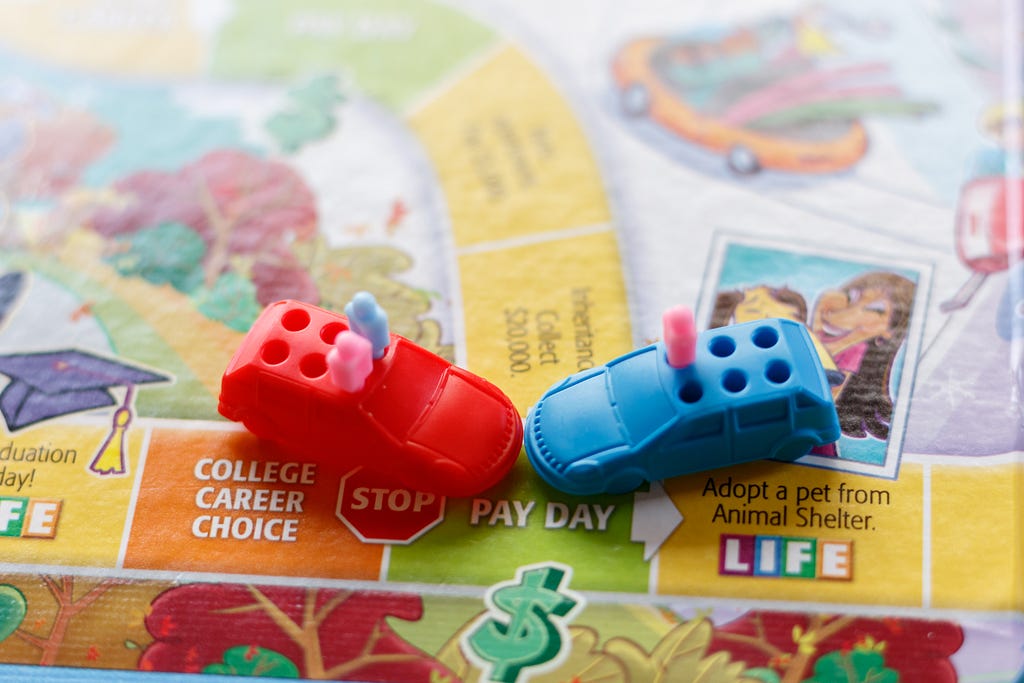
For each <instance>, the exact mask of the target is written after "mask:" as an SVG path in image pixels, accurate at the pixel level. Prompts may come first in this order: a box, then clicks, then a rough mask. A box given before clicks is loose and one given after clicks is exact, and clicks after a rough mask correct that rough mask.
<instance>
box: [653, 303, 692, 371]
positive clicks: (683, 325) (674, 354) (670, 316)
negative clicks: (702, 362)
mask: <svg viewBox="0 0 1024 683" xmlns="http://www.w3.org/2000/svg"><path fill="white" fill-rule="evenodd" d="M661 327H662V335H661V336H662V339H663V340H664V341H665V355H666V356H668V364H669V365H671V366H672V367H674V368H676V369H681V368H685V367H686V366H687V365H690V364H691V363H693V359H694V358H695V357H696V355H697V325H696V324H695V323H694V321H693V310H692V309H690V307H689V306H673V307H672V308H670V309H668V310H666V311H665V313H664V314H662V316H661Z"/></svg>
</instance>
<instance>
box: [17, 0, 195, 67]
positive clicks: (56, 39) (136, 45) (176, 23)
mask: <svg viewBox="0 0 1024 683" xmlns="http://www.w3.org/2000/svg"><path fill="white" fill-rule="evenodd" d="M31 5H32V11H31V12H30V11H27V10H26V3H23V2H6V3H0V41H2V42H3V43H5V44H6V45H8V46H10V47H12V48H14V49H16V50H19V51H22V52H27V53H29V54H32V55H38V56H41V57H43V58H44V59H47V60H49V61H51V62H54V63H57V64H65V65H72V66H74V67H75V68H76V69H88V70H99V71H104V72H107V73H115V74H124V73H131V74H150V75H162V76H187V75H192V74H196V73H199V72H200V71H202V69H203V67H204V64H203V61H204V59H205V55H206V47H205V45H204V44H203V38H202V36H201V34H200V33H199V32H198V31H197V30H196V29H195V24H194V22H193V18H192V16H191V10H190V6H189V3H188V2H184V1H182V0H174V1H172V2H160V3H144V4H140V5H139V6H138V7H135V8H132V7H125V8H121V9H120V10H117V9H115V8H114V6H113V5H112V4H111V3H109V2H100V1H97V0H42V1H40V2H32V3H31Z"/></svg>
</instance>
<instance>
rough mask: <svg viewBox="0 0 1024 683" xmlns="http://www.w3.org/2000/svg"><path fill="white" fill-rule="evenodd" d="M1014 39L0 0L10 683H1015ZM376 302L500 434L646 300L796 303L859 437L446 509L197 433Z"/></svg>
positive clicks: (732, 317)
mask: <svg viewBox="0 0 1024 683" xmlns="http://www.w3.org/2000/svg"><path fill="white" fill-rule="evenodd" d="M676 5H678V6H676ZM1022 26H1024V9H1022V8H1021V7H1020V6H1019V3H1004V2H999V1H998V0H991V1H990V0H985V1H982V2H974V3H954V2H911V3H905V4H898V3H897V4H894V3H884V2H882V1H881V0H870V1H869V2H866V3H860V4H858V5H857V6H856V7H854V6H852V5H850V4H849V3H839V2H823V3H813V4H811V3H797V4H795V5H794V4H793V3H782V2H775V1H774V0H764V1H762V2H758V3H747V4H743V5H742V7H740V6H732V5H729V4H724V5H723V6H721V7H713V6H699V7H698V6H695V5H691V4H687V3H676V4H675V5H673V4H671V3H669V4H668V5H666V4H665V3H640V4H638V5H635V6H634V5H630V6H628V7H627V6H626V5H624V4H621V3H576V2H564V3H550V2H547V3H544V2H534V1H533V0H530V1H528V2H516V3H511V2H502V3H493V4H490V5H486V6H480V5H478V4H475V3H447V2H446V3H441V2H434V1H433V0H387V1H386V2H368V1H365V0H341V1H336V2H326V1H321V0H303V1H302V2H296V3H273V2H269V1H264V0H255V1H249V2H244V3H243V2H240V3H226V2H224V3H198V2H186V1H184V0H181V1H175V2H167V3H138V2H132V1H125V2H98V1H96V0H76V1H75V2H70V3H69V2H57V1H56V0H54V1H41V2H33V3H24V2H18V1H8V2H4V1H3V0H0V64H2V67H3V68H2V69H0V551H2V552H0V680H8V679H9V680H24V679H25V678H26V677H32V676H35V677H39V676H43V675H44V674H47V675H52V676H53V678H54V679H55V680H120V677H122V676H127V677H129V678H127V679H126V680H133V679H134V678H137V677H139V676H144V677H156V674H157V673H158V672H160V673H162V674H169V675H175V676H177V675H184V674H195V673H201V674H204V676H205V678H204V679H203V680H207V679H209V680H218V679H219V677H220V676H229V675H230V676H237V675H248V676H266V677H278V678H306V679H320V680H348V681H395V682H415V681H423V682H424V683H440V682H442V681H444V682H446V683H455V682H456V681H463V682H465V683H472V682H476V681H486V680H491V681H500V682H502V683H526V682H527V681H534V682H540V683H543V682H547V681H550V682H551V683H556V682H561V681H575V682H578V683H584V682H586V681H594V682H595V683H596V682H597V681H623V682H627V681H688V680H696V679H697V677H698V676H700V677H701V678H700V680H714V681H723V682H728V681H742V682H745V683H752V682H756V681H760V682H765V683H823V682H825V681H843V682H844V683H845V682H850V683H853V682H855V681H856V682H861V681H863V682H866V681H869V680H884V681H897V680H898V681H911V682H915V681H917V682H920V683H933V682H936V681H938V682H940V683H941V682H944V681H949V682H952V681H974V682H979V683H980V682H981V681H985V682H986V683H988V682H1005V683H1014V682H1015V681H1016V680H1018V676H1019V675H1020V672H1021V671H1022V669H1024V616H1022V615H1024V578H1022V577H1024V529H1022V523H1021V520H1022V505H1024V459H1022V457H1024V456H1022V449H1024V407H1022V406H1024V403H1022V395H1024V360H1022V355H1021V348H1024V347H1022V340H1024V324H1022V322H1021V321H1022V319H1024V318H1022V316H1021V309H1022V304H1021V302H1022V301H1024V265H1022V258H1024V249H1022V246H1021V245H1022V243H1024V208H1022V207H1024V201H1022V196H1024V184H1022V183H1021V180H1020V178H1021V162H1022V160H1024V159H1022V156H1021V150H1022V144H1021V139H1022V137H1024V132H1022V130H1021V127H1020V126H1021V120H1022V117H1021V113H1022V102H1021V100H1020V92H1021V83H1024V75H1022V73H1021V68H1022V66H1021V63H1020V60H1019V59H1017V58H1015V57H1014V56H1015V55H1019V54H1021V52H1022V49H1021V31H1020V30H1015V29H1014V28H1013V27H1016V29H1020V27H1022ZM1007 27H1009V28H1007ZM1007 55H1009V57H1007ZM360 290H368V291H371V292H373V293H374V294H375V296H376V297H377V299H378V301H380V303H381V304H382V305H383V306H384V308H385V309H386V310H387V312H388V315H389V320H390V323H391V328H392V331H394V332H397V333H398V334H401V335H403V336H405V337H408V338H409V339H412V340H413V341H415V342H417V343H418V344H420V345H421V346H423V347H425V348H427V349H429V350H430V351H433V352H434V353H437V354H438V355H440V356H442V357H443V358H445V359H447V360H449V361H451V362H454V363H456V364H458V365H460V366H463V367H466V368H468V369H469V370H471V371H473V372H475V373H477V374H479V375H481V376H483V377H484V378H486V379H488V380H489V381H491V382H493V383H494V384H496V385H497V386H499V387H500V388H501V389H502V390H503V391H505V392H506V393H507V394H508V396H509V397H510V398H511V399H512V402H513V403H514V405H515V406H516V408H517V409H518V411H519V412H520V413H521V415H523V416H524V417H525V416H526V415H527V413H528V411H529V410H530V408H531V406H533V405H534V403H535V402H536V401H537V400H538V399H539V398H540V397H541V395H542V394H543V393H544V392H545V390H547V389H548V388H549V387H552V386H553V385H556V384H557V383H559V382H560V381H562V380H563V379H564V378H565V377H567V376H569V375H572V374H574V373H577V372H582V371H586V370H589V369H591V368H595V367H598V366H600V365H602V364H604V363H606V362H608V361H610V360H612V359H615V358H617V357H619V356H621V355H622V354H624V353H627V352H628V351H631V350H632V349H634V348H637V347H640V346H644V345H647V344H649V343H652V342H654V341H656V340H657V339H658V338H659V337H660V336H661V327H660V316H661V312H662V311H663V310H664V309H666V308H668V307H669V306H672V305H676V304H680V303H685V304H690V305H692V306H693V308H694V309H695V312H696V322H697V325H698V327H699V328H700V329H702V330H711V329H714V328H718V327H722V326H725V325H730V324H734V323H742V322H748V321H753V320H758V319H762V318H769V317H781V318H787V319H790V320H795V321H797V322H799V323H801V324H802V325H803V326H805V327H806V329H807V331H808V332H809V334H810V337H811V340H812V344H813V346H814V349H815V351H816V353H817V354H818V357H819V359H820V360H821V362H822V365H823V367H824V368H825V371H826V377H827V379H828V381H829V389H830V391H831V393H832V395H833V398H834V400H835V403H836V406H837V410H838V414H839V418H840V427H841V432H842V434H841V437H840V439H839V440H838V441H837V442H836V443H835V444H830V445H827V446H823V447H818V448H815V449H814V450H813V451H812V452H811V453H809V454H807V455H805V456H803V457H801V458H798V459H797V460H796V461H794V462H777V461H772V460H763V461H757V462H752V463H747V464H742V465H736V466H731V467H723V468H721V469H718V470H712V471H708V472H701V473H697V474H690V475H685V476H680V477H675V478H671V479H667V480H664V481H661V482H650V483H645V484H644V485H643V486H642V487H641V488H640V489H639V490H637V491H635V492H630V493H625V494H618V495H601V496H593V497H582V496H573V495H569V494H566V493H563V492H561V491H558V490H556V489H554V488H552V487H551V486H550V485H548V484H547V483H545V482H544V480H542V479H541V478H540V476H539V475H538V474H537V473H536V472H535V471H534V470H533V468H532V467H531V465H530V463H529V460H528V458H527V456H526V454H525V453H522V454H520V456H519V459H518V461H517V462H516V464H515V466H514V467H513V469H512V471H511V472H510V473H509V475H508V476H507V477H505V478H504V479H503V480H502V481H501V482H499V483H498V484H497V485H495V486H493V487H492V488H490V489H488V490H486V491H483V492H481V493H479V494H477V495H475V496H470V497H466V498H445V497H443V496H438V495H435V494H432V493H430V492H425V491H417V490H415V488H411V487H409V486H407V485H402V484H398V483H395V482H393V481H390V480H388V479H386V478H384V479H382V478H381V477H380V475H378V474H374V473H373V472H372V471H371V470H370V469H369V468H363V469H360V468H350V467H337V466H332V463H330V462H325V461H324V460H322V459H318V458H317V454H315V453H309V454H295V453H292V452H289V451H287V449H282V448H280V447H279V446H277V445H275V444H273V443H271V442H270V441H265V440H261V439H259V438H257V437H256V436H254V435H252V434H250V433H249V432H247V431H246V430H245V429H244V428H243V427H242V426H241V425H238V424H235V423H231V422H228V421H226V420H225V419H224V418H223V417H221V415H220V414H219V413H218V410H217V408H218V395H219V393H220V382H221V375H222V373H223V372H224V369H225V367H226V366H227V364H228V362H229V360H230V359H231V357H232V355H233V354H234V352H235V350H236V349H237V348H238V347H239V345H240V344H241V342H242V339H243V337H244V335H245V333H246V332H247V331H248V329H249V327H250V326H251V325H252V323H253V321H254V320H255V319H256V316H257V315H258V314H259V312H260V311H261V310H262V309H263V307H264V306H266V305H267V304H269V303H271V302H274V301H277V300H280V299H287V298H295V299H301V300H304V301H308V302H311V303H315V304H318V305H320V306H322V307H324V308H327V309H330V310H335V311H341V310H342V308H343V307H344V305H345V303H346V302H347V301H348V300H349V299H350V298H351V297H352V295H353V294H354V293H355V292H357V291H360ZM801 334H802V333H801ZM264 400H266V401H268V402H269V403H273V401H274V400H281V397H276V398H275V397H272V396H271V397H267V398H265V399H264ZM465 419H466V420H472V416H470V415H467V416H465ZM599 427H603V425H595V428H599ZM339 431H341V430H339ZM345 438H346V435H345V434H344V433H339V434H338V435H337V439H338V440H339V441H341V442H342V443H344V440H345ZM365 457H367V458H371V459H372V458H373V457H374V454H366V456H365ZM140 672H147V673H145V674H142V673H140Z"/></svg>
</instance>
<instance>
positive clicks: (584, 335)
mask: <svg viewBox="0 0 1024 683" xmlns="http://www.w3.org/2000/svg"><path fill="white" fill-rule="evenodd" d="M516 263H522V264H524V267H523V268H516V267H514V264H516ZM459 271H460V275H461V278H462V303H463V310H464V313H465V325H466V350H467V356H466V363H467V365H468V367H469V368H470V369H472V370H473V371H474V372H476V373H479V374H481V375H483V376H484V377H486V378H487V379H489V380H490V381H492V382H494V383H495V384H497V385H498V386H500V387H501V388H502V390H503V391H505V393H507V394H508V395H509V397H510V398H511V399H512V401H513V402H514V403H515V404H516V407H517V408H519V410H520V412H521V413H523V414H525V413H526V410H527V409H528V408H529V406H531V405H532V404H533V403H535V402H536V401H537V399H538V398H540V396H541V395H542V394H543V393H544V392H545V391H546V390H547V389H548V388H549V387H550V386H551V385H552V384H554V383H556V382H558V381H559V380H561V379H563V378H565V377H568V376H569V375H571V374H573V373H576V372H578V371H580V370H585V369H587V368H589V367H594V366H596V365H601V364H603V363H606V362H608V361H609V360H612V359H613V358H616V357H617V356H620V355H622V354H624V353H626V352H627V351H629V350H631V349H632V340H631V338H630V325H629V308H628V306H627V303H626V293H625V289H624V286H623V282H622V269H621V267H620V265H619V253H618V245H617V243H616V240H615V233H614V232H612V231H611V230H608V231H604V232H599V233H595V234H590V235H586V236H579V237H574V238H571V239H560V240H553V241H548V242H542V243H537V244H530V245H526V246H519V247H514V248H506V249H500V250H495V251H486V252H475V253H469V254H465V255H463V256H460V257H459Z"/></svg>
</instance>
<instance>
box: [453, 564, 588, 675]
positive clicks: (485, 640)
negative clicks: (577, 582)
mask: <svg viewBox="0 0 1024 683" xmlns="http://www.w3.org/2000/svg"><path fill="white" fill-rule="evenodd" d="M571 578H572V568H571V567H568V566H566V565H563V564H558V563H552V562H545V563H542V564H533V565H526V566H524V567H520V568H519V569H517V570H516V578H515V579H513V580H512V581H504V582H502V583H498V584H495V585H494V586H491V588H489V589H488V590H487V593H486V594H485V595H484V603H485V604H486V605H487V610H488V611H487V612H486V613H485V614H484V615H483V616H482V617H480V619H478V620H477V622H476V623H475V624H474V625H473V627H472V628H470V629H469V630H468V631H467V632H466V635H465V636H464V637H463V639H462V642H461V645H462V651H463V652H464V653H465V654H466V656H467V657H468V658H469V660H470V661H471V662H472V663H473V664H475V665H476V666H478V667H480V668H481V669H482V670H483V672H484V675H483V676H482V677H481V680H487V681H494V683H524V682H525V681H527V680H528V679H529V678H530V676H533V675H535V674H539V673H544V672H546V671H551V670H553V669H555V668H557V667H558V665H559V664H561V663H562V662H563V661H565V658H566V657H568V655H569V649H570V646H571V643H572V641H571V638H570V636H569V627H568V623H569V622H570V621H572V619H573V617H575V616H576V614H577V613H578V612H579V611H580V610H581V609H582V608H583V604H584V599H583V596H581V595H579V594H577V593H574V592H572V591H570V590H568V585H569V580H570V579H571Z"/></svg>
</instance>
